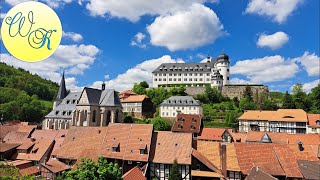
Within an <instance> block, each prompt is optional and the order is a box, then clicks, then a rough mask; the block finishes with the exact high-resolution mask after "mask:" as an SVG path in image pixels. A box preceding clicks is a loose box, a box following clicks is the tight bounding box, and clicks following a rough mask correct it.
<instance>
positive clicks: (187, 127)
mask: <svg viewBox="0 0 320 180" xmlns="http://www.w3.org/2000/svg"><path fill="white" fill-rule="evenodd" d="M200 127H201V115H199V114H178V115H177V117H176V120H175V122H174V124H173V126H172V129H171V131H173V132H189V133H199V132H200V130H201V129H200Z"/></svg>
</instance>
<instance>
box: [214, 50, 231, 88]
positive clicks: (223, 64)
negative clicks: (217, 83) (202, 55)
mask: <svg viewBox="0 0 320 180" xmlns="http://www.w3.org/2000/svg"><path fill="white" fill-rule="evenodd" d="M215 67H216V69H217V70H218V71H219V72H220V74H221V75H222V76H223V85H227V84H229V81H230V61H229V56H228V55H226V54H225V53H224V52H223V53H221V55H220V56H219V57H218V58H217V62H216V63H215Z"/></svg>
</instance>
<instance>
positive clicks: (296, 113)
mask: <svg viewBox="0 0 320 180" xmlns="http://www.w3.org/2000/svg"><path fill="white" fill-rule="evenodd" d="M238 120H239V131H240V132H248V131H264V132H282V133H290V134H306V133H307V123H308V118H307V113H306V112H305V111H304V110H302V109H278V110H277V111H259V110H257V111H251V110H250V111H245V112H244V113H243V115H242V116H240V117H239V118H238Z"/></svg>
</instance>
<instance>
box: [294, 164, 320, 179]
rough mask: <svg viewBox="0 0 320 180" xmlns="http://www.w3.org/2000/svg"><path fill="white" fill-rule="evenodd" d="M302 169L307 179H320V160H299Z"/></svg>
mask: <svg viewBox="0 0 320 180" xmlns="http://www.w3.org/2000/svg"><path fill="white" fill-rule="evenodd" d="M298 164H299V167H300V171H301V173H302V174H303V176H304V177H305V179H320V162H319V161H304V160H300V161H298Z"/></svg>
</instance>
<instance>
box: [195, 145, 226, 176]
mask: <svg viewBox="0 0 320 180" xmlns="http://www.w3.org/2000/svg"><path fill="white" fill-rule="evenodd" d="M192 156H193V157H195V158H196V159H198V160H199V161H200V162H202V163H203V164H204V165H206V166H207V167H208V168H209V169H211V170H212V171H214V172H217V173H219V174H221V172H220V170H219V169H218V167H216V166H215V165H213V164H212V163H211V162H210V160H209V159H207V158H206V157H205V156H204V155H202V154H201V153H199V152H198V151H197V150H195V149H192Z"/></svg>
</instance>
